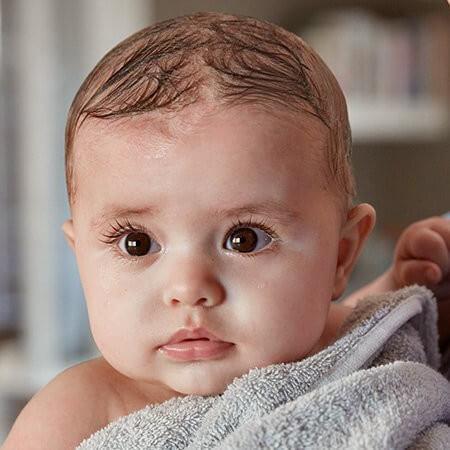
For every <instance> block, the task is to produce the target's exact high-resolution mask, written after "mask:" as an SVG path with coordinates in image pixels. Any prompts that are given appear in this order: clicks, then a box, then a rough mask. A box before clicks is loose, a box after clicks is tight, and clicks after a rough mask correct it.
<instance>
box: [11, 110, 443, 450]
mask: <svg viewBox="0 0 450 450" xmlns="http://www.w3.org/2000/svg"><path fill="white" fill-rule="evenodd" d="M325 135H326V130H325V129H323V128H322V126H321V124H320V123H319V122H318V121H314V120H310V119H309V118H308V117H307V116H306V115H305V117H303V118H302V120H300V119H299V117H298V116H297V118H296V120H294V121H293V120H292V117H291V116H290V115H289V114H286V115H285V114H284V113H281V112H280V111H278V113H277V114H276V115H275V114H271V113H269V112H268V111H267V110H262V109H258V108H255V107H251V106H245V107H244V106H239V107H234V108H227V109H215V108H213V107H211V106H208V105H194V106H190V107H188V108H187V109H186V110H185V111H184V112H182V113H181V114H180V113H179V114H178V115H177V116H175V117H173V118H172V119H171V120H170V121H167V119H165V120H161V121H159V120H158V116H155V115H152V116H150V115H149V114H144V115H142V116H138V117H133V118H128V119H127V120H124V121H122V122H121V121H118V122H113V123H109V122H107V121H106V122H105V121H98V120H95V119H89V120H87V121H86V122H85V124H84V125H83V127H82V128H81V129H80V130H79V132H78V134H77V139H76V141H75V153H76V155H77V160H76V164H77V166H76V177H77V187H78V191H77V202H76V204H75V205H74V208H73V211H72V217H71V219H70V220H67V221H66V222H65V223H64V225H63V230H64V233H65V236H66V238H67V241H68V243H69V245H70V247H71V248H72V249H73V251H74V253H75V256H76V259H77V263H78V268H79V272H80V278H81V281H82V285H83V289H84V293H85V298H86V302H87V308H88V314H89V320H90V325H91V330H92V335H93V338H94V340H95V342H96V344H97V346H98V348H99V351H100V352H101V354H102V356H101V357H99V358H96V359H94V360H91V361H86V362H84V363H81V364H78V365H76V366H74V367H72V368H69V369H67V370H66V371H64V372H63V373H61V374H59V375H58V376H57V377H55V378H54V379H53V380H52V381H51V382H50V383H49V384H48V385H47V386H45V387H44V388H43V389H42V390H41V391H39V392H38V393H37V394H36V395H35V396H34V397H33V398H32V400H31V401H30V402H29V403H28V404H27V406H26V407H25V408H24V409H23V410H22V412H21V414H20V415H19V417H18V419H17V420H16V422H15V424H14V426H13V428H12V430H11V432H10V435H9V437H8V439H7V441H6V443H5V444H4V447H3V449H4V450H9V449H17V448H20V449H24V450H25V449H48V448H58V449H65V448H67V449H69V448H72V449H73V448H74V447H75V446H76V445H77V444H79V443H80V442H81V441H82V440H83V439H84V438H86V437H88V436H89V435H90V434H92V433H94V432H95V431H97V430H98V429H100V428H102V427H104V426H105V425H106V424H107V423H109V422H111V421H113V420H115V419H117V418H118V417H120V416H123V415H126V414H129V413H131V412H132V411H135V410H137V409H140V408H143V407H144V406H146V405H147V404H152V403H153V404H154V403H161V402H163V401H166V400H168V399H170V398H172V397H175V396H184V395H188V394H198V395H213V394H219V393H221V392H223V391H224V390H225V389H226V387H227V385H228V384H229V383H231V382H232V381H233V379H234V378H235V377H237V376H241V375H243V374H245V373H247V372H248V371H249V370H250V369H251V368H253V367H263V366H267V365H270V364H274V363H279V362H290V361H296V360H300V359H303V358H306V357H308V356H309V355H312V354H314V353H316V352H318V351H320V350H321V349H323V348H324V347H326V346H327V345H330V344H331V343H333V342H334V340H335V339H336V338H337V336H338V335H339V328H340V326H341V324H342V322H343V321H344V320H345V318H346V317H347V315H348V314H349V313H350V312H351V310H352V308H353V307H354V305H355V304H356V302H357V300H358V298H360V297H361V295H362V294H364V295H367V294H370V293H372V292H373V293H376V292H382V291H384V290H390V289H396V288H399V287H402V286H404V285H405V284H411V283H415V282H418V283H421V284H426V285H428V286H430V287H432V288H433V289H435V291H436V292H438V288H439V287H440V286H441V287H442V286H443V285H444V284H445V282H444V279H447V280H448V272H449V260H448V249H449V241H450V239H449V233H450V230H449V225H448V224H449V223H450V222H448V221H444V219H442V220H439V218H431V219H427V220H428V222H427V221H422V222H418V223H417V224H413V225H412V226H411V227H410V228H408V229H406V230H405V232H404V233H403V234H402V236H401V237H400V239H399V242H398V244H397V248H396V252H395V255H394V261H393V265H392V267H391V268H390V269H389V270H388V271H387V272H386V273H385V274H383V275H382V276H381V277H379V278H378V279H377V280H375V282H373V283H371V285H368V286H367V287H366V288H365V289H366V290H365V291H363V290H360V291H359V292H358V293H355V295H353V296H352V297H350V298H349V299H347V300H345V301H344V302H341V303H337V302H334V301H333V300H337V299H339V298H340V297H341V295H342V293H343V292H344V290H345V287H346V285H347V282H348V278H349V276H350V274H351V271H352V269H353V267H354V265H355V263H356V261H357V258H358V256H359V254H360V252H361V250H362V247H363V245H364V242H365V240H366V239H367V237H368V236H369V234H370V232H371V230H372V229H373V227H374V224H375V211H374V209H373V208H372V207H371V206H370V205H368V204H366V203H363V204H359V205H356V206H354V207H353V208H352V209H351V210H350V211H349V212H348V213H347V212H346V213H345V214H342V208H341V204H340V203H339V201H338V196H337V195H336V193H335V192H334V190H333V189H332V187H330V186H329V185H328V182H327V180H326V178H325V176H324V173H323V164H324V161H323V158H322V157H321V155H322V152H323V149H324V146H325V141H324V136H325ZM130 155H132V156H130ZM263 204H264V205H263ZM248 205H253V206H251V207H249V206H248ZM255 205H257V206H258V207H256V206H255ZM261 205H263V206H264V208H262V207H261ZM276 205H281V208H280V207H278V208H276ZM112 206H115V208H114V209H112ZM125 209H128V210H134V212H133V213H132V212H131V211H127V212H126V213H125V212H124V210H125ZM413 227H414V228H413ZM411 229H413V231H411ZM130 233H134V234H133V239H131V238H130ZM130 252H131V253H133V255H131V254H130ZM417 259H420V261H419V262H417ZM422 264H428V265H429V266H430V267H431V268H432V270H434V271H435V272H436V274H435V276H434V278H432V279H428V278H427V279H423V278H420V277H422V272H421V270H423V269H420V267H421V266H420V265H422ZM438 271H439V274H438V273H437V272H438ZM438 275H439V278H438ZM447 296H448V292H447ZM444 297H445V295H444V296H442V297H441V300H442V302H441V303H442V305H444V304H446V303H445V298H444ZM200 326H201V327H204V328H207V329H208V330H209V331H210V332H212V333H214V335H216V336H217V337H218V338H219V339H220V340H222V341H224V342H228V343H229V344H230V345H229V346H227V347H226V349H225V350H224V351H223V352H219V353H218V354H216V355H215V356H211V357H193V358H192V360H189V361H185V360H179V359H177V358H174V357H173V355H169V354H167V353H166V352H164V349H161V346H163V345H164V344H165V343H167V341H168V340H169V339H170V338H171V336H172V335H173V334H174V333H175V332H176V331H178V330H179V329H180V328H189V329H193V328H196V327H200Z"/></svg>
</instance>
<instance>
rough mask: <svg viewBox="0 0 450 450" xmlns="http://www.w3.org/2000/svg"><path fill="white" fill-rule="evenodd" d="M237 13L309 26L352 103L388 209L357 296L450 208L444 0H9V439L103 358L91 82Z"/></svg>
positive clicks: (0, 77) (1, 297) (4, 264)
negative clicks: (153, 30)
mask: <svg viewBox="0 0 450 450" xmlns="http://www.w3.org/2000/svg"><path fill="white" fill-rule="evenodd" d="M202 10H203V11H224V12H231V13H239V14H245V15H250V16H254V17H258V18H262V19H266V20H269V21H272V22H274V23H277V24H279V25H281V26H283V27H285V28H287V29H288V30H290V31H292V32H295V33H297V34H298V35H300V36H301V37H303V38H304V39H305V40H306V41H307V42H309V43H310V44H311V45H312V47H314V48H315V49H316V50H317V51H318V52H319V54H320V55H321V56H322V58H323V59H324V60H325V62H326V63H327V64H328V65H329V66H330V68H331V69H332V71H333V72H334V73H335V75H336V77H337V79H338V81H339V82H340V84H341V86H342V88H343V90H344V93H345V94H346V97H347V99H348V108H349V115H350V122H351V126H352V133H353V141H354V151H353V155H354V156H353V160H354V170H355V175H356V180H357V183H358V200H359V201H365V202H369V203H371V204H372V205H373V206H374V207H375V209H376V210H377V215H378V217H377V225H376V229H375V231H374V233H373V234H372V236H371V237H370V239H369V242H368V244H367V246H366V248H365V250H364V251H363V253H362V255H361V258H360V261H359V262H358V266H357V267H356V270H355V272H354V274H353V277H352V280H351V283H350V285H349V287H348V289H347V291H346V293H347V294H348V293H350V292H352V291H353V290H355V289H356V288H358V287H360V286H361V285H363V284H365V283H366V282H368V281H369V280H371V279H373V278H375V277H376V276H378V275H379V274H381V273H382V272H383V271H384V270H385V269H386V268H387V267H388V266H389V264H390V261H391V255H392V250H393V245H394V242H395V239H396V238H397V237H398V235H399V233H400V231H401V230H402V228H404V227H405V226H407V225H408V224H409V223H411V222H413V221H416V220H419V219H422V218H425V217H427V216H431V215H440V214H443V213H445V212H446V211H448V210H449V209H450V132H449V129H450V127H449V124H450V119H449V118H450V114H449V110H450V15H449V12H450V11H449V7H448V4H447V2H446V1H444V0H442V1H439V0H434V1H433V0H429V1H427V0H398V1H395V2H392V1H391V0H387V1H384V0H364V1H361V0H358V1H357V0H354V1H352V0H346V1H344V0H342V1H341V0H334V1H325V0H284V1H279V0H258V1H256V0H254V1H244V0H226V1H225V0H224V1H206V0H204V1H201V0H189V1H186V0H184V1H183V0H171V1H164V0H153V1H152V0H132V1H130V0H128V1H125V0H78V1H71V0H35V1H29V0H0V18H1V20H0V44H1V45H0V443H1V442H3V440H4V438H5V437H6V433H7V432H8V431H9V429H10V427H11V425H12V423H13V421H14V420H15V418H16V416H17V414H18V413H19V412H20V410H21V408H22V407H23V406H24V405H25V403H26V402H27V401H28V400H29V399H30V398H31V396H32V395H33V394H34V393H35V392H37V391H38V390H39V389H40V388H41V387H43V386H44V385H45V384H47V383H48V381H50V379H52V378H53V377H54V376H55V375H56V374H57V373H59V372H60V371H62V370H63V369H64V368H66V367H69V366H71V365H73V364H76V363H78V362H80V361H82V360H86V359H89V358H92V357H95V356H97V354H98V353H97V350H96V348H95V344H94V343H93V341H92V338H91V335H90V332H89V326H88V319H87V312H86V308H85V304H84V298H83V292H82V288H81V284H80V280H79V275H78V271H77V267H76V264H75V258H74V255H73V254H72V252H71V251H70V249H69V247H68V246H67V244H66V241H65V239H64V236H63V233H62V230H61V225H62V223H63V222H64V220H65V219H66V218H68V217H69V211H68V204H67V199H66V188H65V181H64V127H65V120H66V115H67V111H68V108H69V106H70V103H71V100H72V98H73V96H74V95H75V93H76V91H77V89H78V87H79V86H80V84H81V82H82V81H83V80H84V78H85V77H86V75H87V74H88V73H89V71H90V70H91V69H92V68H93V66H94V65H95V63H96V62H97V61H98V60H99V59H100V58H101V56H103V54H104V53H105V52H106V51H107V50H109V49H110V48H112V47H113V46H114V45H115V44H117V43H118V42H120V41H121V40H122V39H123V38H125V37H126V36H128V35H129V34H131V33H133V32H135V31H137V30H139V29H141V28H143V27H145V26H147V25H150V24H152V23H154V22H156V21H160V20H163V19H166V18H169V17H173V16H177V15H182V14H187V13H191V12H194V11H202Z"/></svg>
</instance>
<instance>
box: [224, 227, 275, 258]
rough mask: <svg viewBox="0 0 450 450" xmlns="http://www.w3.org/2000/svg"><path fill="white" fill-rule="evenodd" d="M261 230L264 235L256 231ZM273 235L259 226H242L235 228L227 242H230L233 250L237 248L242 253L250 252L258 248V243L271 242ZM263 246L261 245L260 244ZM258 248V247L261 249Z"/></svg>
mask: <svg viewBox="0 0 450 450" xmlns="http://www.w3.org/2000/svg"><path fill="white" fill-rule="evenodd" d="M254 230H256V231H257V232H258V231H259V233H260V234H262V237H260V235H259V234H258V233H257V232H255V231H254ZM271 239H272V238H271V237H270V236H269V235H268V234H267V233H266V232H265V231H263V230H259V229H257V228H249V227H241V228H238V229H236V230H234V231H233V232H232V233H231V234H230V236H229V238H228V239H227V242H228V241H229V242H230V245H231V247H232V248H231V250H236V251H238V252H242V253H250V252H253V251H255V250H256V249H257V247H258V243H263V244H269V243H270V241H271ZM259 248H261V246H259ZM259 248H258V249H259Z"/></svg>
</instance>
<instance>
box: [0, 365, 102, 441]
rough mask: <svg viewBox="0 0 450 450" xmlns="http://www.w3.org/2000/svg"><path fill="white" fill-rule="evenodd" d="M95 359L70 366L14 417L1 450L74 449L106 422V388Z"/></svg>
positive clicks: (99, 366)
mask: <svg viewBox="0 0 450 450" xmlns="http://www.w3.org/2000/svg"><path fill="white" fill-rule="evenodd" d="M102 371H103V368H102V365H101V364H99V361H98V358H96V359H94V360H90V361H86V362H83V363H80V364H77V365H75V366H73V367H70V368H68V369H66V370H64V371H63V372H61V373H60V374H58V375H57V376H56V377H55V378H54V379H53V380H51V381H50V382H49V383H48V384H47V385H46V386H45V387H43V388H42V389H41V390H40V391H39V392H38V393H37V394H35V395H34V396H33V398H32V399H31V400H30V401H29V402H28V403H27V405H26V406H25V407H24V408H23V410H22V411H21V413H20V414H19V416H18V417H17V419H16V421H15V423H14V425H13V427H12V428H11V431H10V433H9V435H8V437H7V439H6V441H5V443H4V445H3V447H2V450H13V449H19V448H20V449H23V450H27V449H30V450H31V449H33V450H38V449H49V448H58V449H66V448H67V449H69V448H70V449H72V450H73V449H74V448H75V447H76V446H77V445H78V444H79V443H80V442H81V441H82V440H83V439H85V438H86V437H89V436H90V435H91V434H92V433H94V432H95V431H97V430H98V429H100V428H102V427H103V426H105V425H106V424H107V423H108V401H109V396H108V387H107V386H105V385H104V383H103V381H104V377H103V375H104V373H103V372H102Z"/></svg>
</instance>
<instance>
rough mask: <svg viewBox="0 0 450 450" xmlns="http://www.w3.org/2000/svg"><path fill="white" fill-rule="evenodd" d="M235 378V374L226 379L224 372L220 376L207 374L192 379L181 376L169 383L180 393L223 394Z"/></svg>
mask: <svg viewBox="0 0 450 450" xmlns="http://www.w3.org/2000/svg"><path fill="white" fill-rule="evenodd" d="M189 378H190V377H189ZM233 379H234V376H232V377H230V378H229V379H228V378H227V379H224V377H223V374H222V375H221V376H220V377H214V376H212V375H207V374H205V375H204V376H202V377H193V378H191V379H187V378H186V377H185V378H184V379H182V378H181V376H179V377H178V378H177V379H176V380H173V382H171V383H167V384H168V385H169V386H170V388H171V389H174V390H175V391H177V392H179V393H180V394H184V395H201V396H210V395H211V396H212V395H220V394H223V393H224V391H225V390H226V389H227V387H228V385H229V384H231V383H232V381H233Z"/></svg>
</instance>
